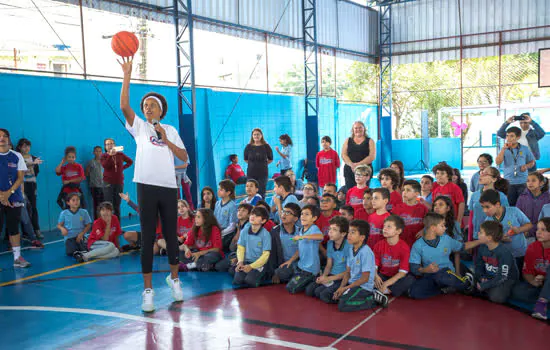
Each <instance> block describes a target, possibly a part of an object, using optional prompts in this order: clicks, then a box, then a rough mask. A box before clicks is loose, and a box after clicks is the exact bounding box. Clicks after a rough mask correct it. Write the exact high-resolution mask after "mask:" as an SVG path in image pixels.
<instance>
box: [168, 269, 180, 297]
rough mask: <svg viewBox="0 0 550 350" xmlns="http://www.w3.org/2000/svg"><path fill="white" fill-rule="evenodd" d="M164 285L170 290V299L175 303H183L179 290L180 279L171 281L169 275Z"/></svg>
mask: <svg viewBox="0 0 550 350" xmlns="http://www.w3.org/2000/svg"><path fill="white" fill-rule="evenodd" d="M166 283H167V284H168V286H169V287H170V288H171V289H172V297H173V298H174V300H175V301H183V289H181V282H180V279H179V278H178V279H175V280H173V279H172V276H171V275H168V276H166Z"/></svg>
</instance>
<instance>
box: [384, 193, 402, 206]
mask: <svg viewBox="0 0 550 350" xmlns="http://www.w3.org/2000/svg"><path fill="white" fill-rule="evenodd" d="M402 203H403V197H401V193H399V192H398V191H393V192H392V193H390V201H389V202H388V204H387V205H386V210H387V211H392V210H393V208H394V207H395V206H397V205H400V204H402Z"/></svg>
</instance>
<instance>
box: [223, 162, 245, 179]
mask: <svg viewBox="0 0 550 350" xmlns="http://www.w3.org/2000/svg"><path fill="white" fill-rule="evenodd" d="M243 176H245V175H244V171H243V168H241V166H240V165H239V164H233V163H231V164H229V165H228V166H227V168H226V169H225V177H226V178H227V177H228V178H230V179H231V180H233V182H235V183H237V180H238V179H239V178H240V177H243Z"/></svg>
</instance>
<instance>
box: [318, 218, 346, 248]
mask: <svg viewBox="0 0 550 350" xmlns="http://www.w3.org/2000/svg"><path fill="white" fill-rule="evenodd" d="M338 215H340V213H339V212H338V211H337V210H333V211H332V214H330V215H329V216H324V215H323V213H321V215H319V219H317V221H315V225H317V227H319V229H320V230H321V232H323V235H324V238H323V242H322V243H323V244H326V243H327V242H328V240H329V236H328V230H329V229H330V222H329V221H330V219H332V218H333V217H335V216H338Z"/></svg>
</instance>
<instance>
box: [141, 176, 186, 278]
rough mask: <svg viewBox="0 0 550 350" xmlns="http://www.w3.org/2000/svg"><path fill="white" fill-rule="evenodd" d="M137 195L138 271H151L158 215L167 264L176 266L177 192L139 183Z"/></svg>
mask: <svg viewBox="0 0 550 350" xmlns="http://www.w3.org/2000/svg"><path fill="white" fill-rule="evenodd" d="M137 195H138V203H139V219H140V222H141V242H142V244H141V272H142V273H151V272H152V271H153V245H154V243H155V236H156V233H155V231H156V226H157V219H158V218H159V216H160V221H161V224H162V234H163V236H164V239H165V240H166V250H167V252H168V262H169V263H170V265H178V263H179V258H178V255H179V254H178V253H179V249H178V238H177V234H176V232H177V221H178V189H177V188H169V187H160V186H153V185H145V184H140V183H138V184H137Z"/></svg>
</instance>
